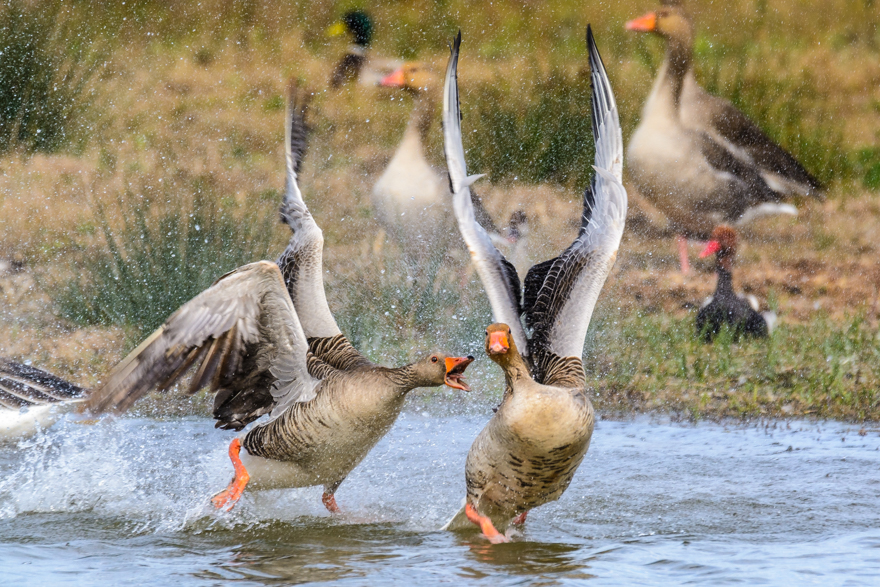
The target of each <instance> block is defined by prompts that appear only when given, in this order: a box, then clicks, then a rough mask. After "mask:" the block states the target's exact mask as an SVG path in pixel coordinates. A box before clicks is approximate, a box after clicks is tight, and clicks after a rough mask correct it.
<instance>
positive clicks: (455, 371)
mask: <svg viewBox="0 0 880 587" xmlns="http://www.w3.org/2000/svg"><path fill="white" fill-rule="evenodd" d="M473 362H474V358H473V357H470V356H468V357H447V358H446V382H445V383H446V385H448V386H449V387H454V388H455V389H461V390H462V391H470V390H471V388H470V387H468V384H467V382H465V380H464V370H465V369H467V366H468V365H470V364H471V363H473Z"/></svg>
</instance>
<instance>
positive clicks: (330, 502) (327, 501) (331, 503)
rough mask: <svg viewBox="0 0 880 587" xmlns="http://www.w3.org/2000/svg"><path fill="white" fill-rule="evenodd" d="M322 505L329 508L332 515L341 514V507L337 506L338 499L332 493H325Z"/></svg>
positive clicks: (322, 497)
mask: <svg viewBox="0 0 880 587" xmlns="http://www.w3.org/2000/svg"><path fill="white" fill-rule="evenodd" d="M321 503H323V504H324V507H325V508H327V511H328V512H330V513H331V514H338V513H339V506H338V505H336V497H335V496H334V495H333V494H332V493H327V492H326V491H325V492H324V494H323V495H322V496H321Z"/></svg>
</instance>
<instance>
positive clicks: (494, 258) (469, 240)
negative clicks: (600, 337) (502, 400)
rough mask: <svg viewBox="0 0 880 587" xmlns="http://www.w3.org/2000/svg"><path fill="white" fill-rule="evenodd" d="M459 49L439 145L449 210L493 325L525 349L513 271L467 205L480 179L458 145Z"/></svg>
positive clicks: (452, 60)
mask: <svg viewBox="0 0 880 587" xmlns="http://www.w3.org/2000/svg"><path fill="white" fill-rule="evenodd" d="M460 46H461V32H459V33H458V36H456V38H455V42H454V44H453V46H452V54H451V55H450V57H449V65H448V67H447V68H446V82H445V83H444V86H443V145H444V151H445V153H446V166H447V168H448V170H449V182H450V184H451V186H450V187H451V190H452V207H453V210H454V211H455V218H456V219H457V220H458V229H459V231H460V232H461V236H462V237H464V242H465V244H467V247H468V250H469V251H470V253H471V260H473V262H474V265H475V266H476V268H477V273H478V274H479V275H480V280H481V281H482V282H483V288H484V289H485V290H486V295H487V296H488V297H489V304H490V305H491V306H492V315H493V316H494V319H495V321H496V322H504V323H505V324H507V325H508V326H510V329H511V332H512V334H513V339H514V342H515V343H516V345H517V347H519V348H520V349H527V346H526V334H525V330H523V327H522V323H521V322H520V319H519V316H520V295H521V290H520V282H519V277H518V276H517V274H516V269H515V268H514V266H513V265H512V264H511V263H510V261H508V260H507V259H505V258H504V255H502V254H501V253H500V252H499V251H498V249H496V248H495V245H494V244H492V240H491V238H490V237H489V235H488V233H487V232H486V230H485V229H484V228H483V227H482V226H480V224H479V223H478V222H477V220H476V217H475V212H474V205H473V202H472V201H471V192H470V187H469V186H470V184H472V183H473V182H474V180H476V179H478V178H479V177H480V176H472V177H468V175H467V165H466V163H465V158H464V147H463V146H462V142H461V111H460V108H459V101H458V52H459V47H460Z"/></svg>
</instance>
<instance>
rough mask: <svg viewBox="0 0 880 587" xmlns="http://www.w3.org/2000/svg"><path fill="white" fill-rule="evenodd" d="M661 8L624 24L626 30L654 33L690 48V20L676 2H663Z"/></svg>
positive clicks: (676, 0)
mask: <svg viewBox="0 0 880 587" xmlns="http://www.w3.org/2000/svg"><path fill="white" fill-rule="evenodd" d="M661 4H662V5H661V7H660V8H659V9H658V10H656V11H654V12H649V13H647V14H645V15H643V16H640V17H639V18H636V19H633V20H630V21H628V22H627V23H626V30H628V31H635V32H639V33H654V34H655V35H660V36H661V37H664V38H666V39H667V40H671V41H678V42H680V43H681V44H682V45H683V46H686V47H690V46H691V43H692V41H693V25H692V24H691V19H690V17H689V16H688V15H687V13H686V12H685V11H684V8H682V6H681V2H679V1H678V0H665V1H664V2H661Z"/></svg>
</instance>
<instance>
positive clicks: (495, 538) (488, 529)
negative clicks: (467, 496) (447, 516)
mask: <svg viewBox="0 0 880 587" xmlns="http://www.w3.org/2000/svg"><path fill="white" fill-rule="evenodd" d="M464 514H465V515H466V516H467V519H468V520H470V521H471V523H473V524H476V525H477V526H479V527H480V530H482V532H483V536H485V537H486V538H487V539H488V540H489V542H491V543H492V544H501V543H503V542H510V538H508V537H507V536H505V535H504V534H502V533H501V532H499V531H498V530H496V529H495V526H494V525H493V524H492V520H490V519H489V518H488V517H487V516H481V515H480V514H479V513H477V510H476V509H474V506H472V505H471V504H467V505H466V506H464Z"/></svg>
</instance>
